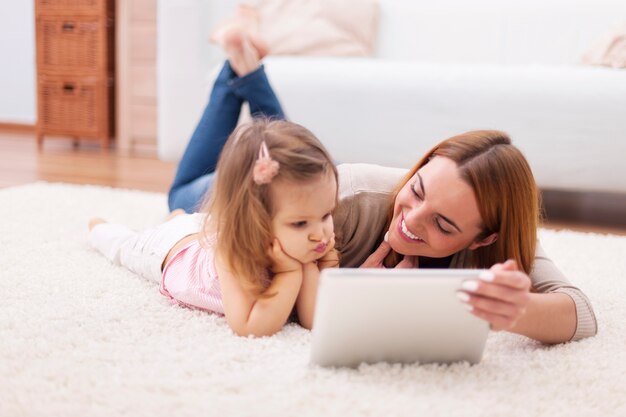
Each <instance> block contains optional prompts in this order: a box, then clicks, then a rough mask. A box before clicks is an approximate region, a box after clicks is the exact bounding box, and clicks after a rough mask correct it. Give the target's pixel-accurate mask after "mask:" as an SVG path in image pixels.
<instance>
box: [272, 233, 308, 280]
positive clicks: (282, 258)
mask: <svg viewBox="0 0 626 417" xmlns="http://www.w3.org/2000/svg"><path fill="white" fill-rule="evenodd" d="M267 255H268V256H269V258H270V259H271V260H272V266H271V267H270V269H271V270H272V272H273V273H275V274H280V273H282V272H293V271H297V270H300V269H302V263H300V261H298V260H297V259H294V258H292V257H291V256H289V255H287V254H286V253H285V251H283V247H282V246H281V245H280V242H279V241H278V239H274V240H273V241H272V244H271V246H270V248H269V249H268V250H267Z"/></svg>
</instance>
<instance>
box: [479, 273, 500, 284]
mask: <svg viewBox="0 0 626 417" xmlns="http://www.w3.org/2000/svg"><path fill="white" fill-rule="evenodd" d="M478 278H480V279H482V280H483V281H487V282H491V281H493V280H494V279H495V278H496V276H495V275H494V274H493V272H491V271H483V272H481V273H480V274H478Z"/></svg>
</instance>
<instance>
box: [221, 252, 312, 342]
mask: <svg viewBox="0 0 626 417" xmlns="http://www.w3.org/2000/svg"><path fill="white" fill-rule="evenodd" d="M270 251H271V255H272V258H273V260H274V266H273V268H272V269H273V270H274V271H276V273H275V275H274V277H273V279H272V283H271V285H270V286H269V287H268V288H267V290H265V292H264V294H266V295H268V296H269V297H267V298H264V297H255V296H254V295H253V294H250V292H249V291H247V290H246V289H244V288H243V287H242V285H241V283H240V280H239V278H238V277H236V276H234V275H233V274H232V273H231V272H230V271H228V270H226V269H224V268H220V263H219V262H218V274H219V277H220V278H219V279H220V286H221V291H222V300H223V303H224V314H225V316H226V322H227V323H228V325H229V326H230V328H231V329H232V330H233V331H234V332H235V333H236V334H238V335H239V336H251V335H252V336H271V335H273V334H274V333H276V332H278V331H279V330H280V329H281V328H282V327H283V326H284V325H285V323H286V322H287V319H288V318H289V315H290V313H291V311H292V310H293V306H294V303H295V302H296V298H297V297H298V293H299V292H300V287H301V285H302V276H303V274H302V264H300V263H299V262H298V261H296V260H294V259H291V258H289V257H288V256H287V255H286V254H285V253H284V252H283V251H282V248H281V247H280V243H278V241H277V240H275V241H274V243H273V244H272V248H271V249H270ZM272 294H273V296H272Z"/></svg>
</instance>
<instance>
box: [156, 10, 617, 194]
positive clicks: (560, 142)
mask: <svg viewBox="0 0 626 417" xmlns="http://www.w3.org/2000/svg"><path fill="white" fill-rule="evenodd" d="M175 3H176V0H160V1H159V25H160V26H159V49H158V50H159V58H158V59H159V82H158V84H159V132H158V135H159V137H158V141H159V155H160V156H161V158H163V159H170V160H172V159H178V158H179V157H180V155H181V154H182V151H183V149H184V147H185V144H186V140H187V139H188V138H189V136H190V134H191V131H192V129H193V127H194V125H195V123H196V122H197V118H198V117H199V115H200V112H201V111H202V107H203V106H204V103H205V100H206V97H207V88H206V85H207V78H206V77H205V74H206V72H205V71H206V70H208V68H199V69H193V70H192V71H193V75H192V74H191V73H184V71H185V70H181V67H185V68H187V67H188V66H189V65H197V64H198V62H201V61H202V60H203V59H204V60H206V58H199V56H200V54H203V53H204V54H206V53H207V47H206V46H205V44H204V39H205V36H206V34H207V33H208V32H209V30H210V26H211V25H212V24H213V23H214V20H215V19H214V20H212V21H211V22H208V23H206V27H203V25H204V23H202V22H200V23H199V19H198V17H197V15H198V13H199V12H198V10H195V11H193V6H194V5H196V7H197V8H198V7H199V8H204V9H203V10H204V12H205V13H206V12H207V7H209V8H210V6H211V4H212V3H216V2H206V1H205V2H202V1H199V0H197V1H193V0H191V1H186V2H184V3H185V5H186V6H185V10H184V13H183V12H181V6H180V4H179V5H178V6H176V5H174V4H175ZM207 3H208V4H207ZM229 3H231V4H228V5H225V3H223V2H220V13H226V12H227V11H228V10H229V9H230V8H231V7H232V6H233V4H234V3H235V2H229ZM380 4H381V21H380V30H379V37H378V42H377V53H376V56H375V57H373V58H367V59H361V58H358V59H356V58H304V57H273V58H269V59H267V61H266V68H267V71H268V74H269V76H270V79H271V81H272V84H273V85H274V87H275V89H276V90H277V92H278V95H279V97H280V99H281V101H282V103H283V105H284V107H285V110H286V112H287V115H288V117H289V118H290V119H291V120H293V121H296V122H298V123H301V124H303V125H305V126H306V127H308V128H310V129H311V130H312V131H313V132H314V133H316V134H317V135H318V136H319V137H320V138H321V139H322V141H323V142H324V143H325V144H326V145H327V146H328V148H329V149H330V151H331V153H332V154H333V155H334V157H335V158H336V159H337V160H339V161H342V162H371V163H379V164H383V165H390V166H401V167H409V166H410V165H412V164H413V163H414V162H415V161H417V159H418V158H419V157H420V156H421V155H422V154H423V153H424V152H425V151H426V150H427V149H428V148H429V147H430V146H431V145H433V144H435V143H436V142H438V141H439V140H441V139H444V138H446V137H448V136H451V135H454V134H457V133H460V132H463V131H466V130H472V129H485V128H489V129H500V130H504V131H506V132H508V133H509V134H510V135H511V136H512V138H513V141H514V143H515V144H516V145H518V146H519V148H520V149H521V150H522V151H523V152H524V153H525V155H526V156H527V158H528V160H529V161H530V164H531V166H532V168H533V170H534V172H535V176H536V179H537V182H538V183H539V185H540V186H541V187H542V188H544V189H560V190H575V191H606V192H618V193H626V163H624V159H625V158H626V69H621V70H619V69H610V68H597V67H586V66H583V65H581V64H579V62H580V58H581V56H582V54H583V52H584V51H585V50H586V49H587V48H589V47H590V46H591V45H592V44H593V42H594V41H595V40H596V39H597V38H598V37H600V36H601V35H602V34H603V33H604V32H606V31H607V30H609V29H611V28H612V27H613V26H615V25H618V24H620V23H623V22H625V21H626V2H625V1H623V0H613V1H609V0H598V1H591V0H588V1H584V2H572V1H565V0H551V1H549V2H546V1H540V0H529V1H526V2H518V1H516V0H499V1H498V0H469V1H462V0H438V1H434V0H433V1H424V0H414V1H410V0H381V1H380ZM175 11H177V12H178V13H175ZM185 16H187V20H188V19H190V18H191V16H193V22H194V24H193V25H190V22H189V21H185ZM213 17H214V18H216V16H213ZM194 25H195V26H194ZM178 26H179V27H180V28H181V30H182V28H186V30H187V32H188V35H189V37H190V39H188V42H187V43H188V47H186V48H184V51H182V50H181V48H180V47H178V48H177V47H176V44H179V42H180V41H181V38H184V36H185V34H184V32H185V31H184V30H183V31H182V32H181V31H177V30H176V28H177V27H178ZM190 26H191V27H190ZM164 27H165V28H167V30H165V31H163V32H162V31H161V29H162V28H164ZM170 34H175V36H173V37H172V36H169V35H170ZM199 35H201V38H202V41H201V40H199V39H197V38H198V36H199ZM172 38H174V39H172ZM192 38H193V39H192ZM213 61H214V62H212V63H213V64H215V63H216V62H218V61H219V57H218V56H216V57H215V58H214V59H213ZM182 78H184V82H185V83H186V84H185V85H186V88H183V89H181V84H180V82H181V81H180V80H181V79H182Z"/></svg>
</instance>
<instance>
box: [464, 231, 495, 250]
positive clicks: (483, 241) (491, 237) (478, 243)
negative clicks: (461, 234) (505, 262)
mask: <svg viewBox="0 0 626 417" xmlns="http://www.w3.org/2000/svg"><path fill="white" fill-rule="evenodd" d="M496 240H498V234H497V233H492V234H490V235H489V236H487V237H486V238H484V239H481V240H477V241H475V242H474V243H472V244H471V245H469V247H468V249H469V250H474V249H478V248H480V247H482V246H489V245H491V244H492V243H493V242H495V241H496Z"/></svg>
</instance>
